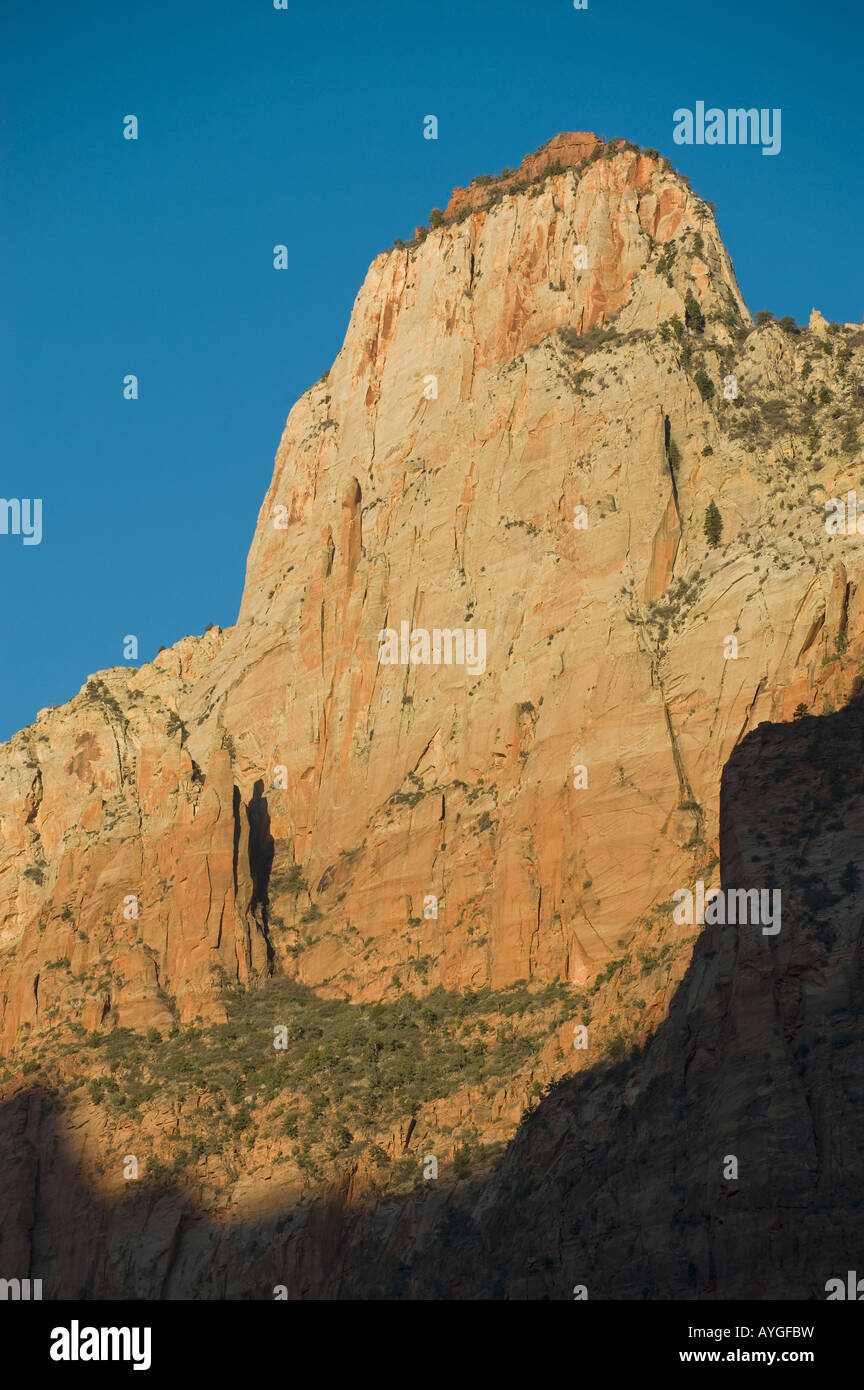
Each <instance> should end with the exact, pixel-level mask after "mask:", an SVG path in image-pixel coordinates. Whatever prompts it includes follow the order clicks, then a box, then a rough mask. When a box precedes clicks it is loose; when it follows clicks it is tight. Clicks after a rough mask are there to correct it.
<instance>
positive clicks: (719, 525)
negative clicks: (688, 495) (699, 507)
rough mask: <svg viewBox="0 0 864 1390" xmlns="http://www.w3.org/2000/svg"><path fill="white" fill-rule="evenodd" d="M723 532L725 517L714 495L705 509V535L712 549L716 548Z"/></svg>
mask: <svg viewBox="0 0 864 1390" xmlns="http://www.w3.org/2000/svg"><path fill="white" fill-rule="evenodd" d="M722 534H723V518H722V517H721V515H720V511H719V509H718V507H717V503H716V502H715V501H714V499H713V497H712V499H711V501H710V502H709V503H708V506H707V507H706V509H705V537H706V539H707V541H708V544H709V545H710V546H711V548H712V549H714V550H716V548H717V546H718V545H719V544H720V537H721V536H722Z"/></svg>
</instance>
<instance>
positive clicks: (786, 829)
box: [0, 698, 864, 1300]
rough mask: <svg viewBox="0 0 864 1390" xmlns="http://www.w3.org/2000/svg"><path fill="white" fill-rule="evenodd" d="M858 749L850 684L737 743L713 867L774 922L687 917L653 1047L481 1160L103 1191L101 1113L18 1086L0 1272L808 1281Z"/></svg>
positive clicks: (376, 1288)
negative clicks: (763, 892) (199, 1197)
mask: <svg viewBox="0 0 864 1390" xmlns="http://www.w3.org/2000/svg"><path fill="white" fill-rule="evenodd" d="M862 746H864V704H862V702H861V700H860V698H859V699H858V700H856V701H854V702H853V704H852V705H851V706H849V707H848V708H846V709H843V710H841V711H839V712H838V713H836V714H833V715H826V716H823V717H822V718H818V719H817V718H804V719H801V720H796V721H794V722H790V723H787V724H783V725H767V724H762V725H760V726H759V728H758V729H757V730H756V731H755V732H753V733H751V734H750V735H748V736H747V737H746V738H745V739H744V741H743V742H742V744H741V745H739V747H738V748H736V750H735V752H734V753H733V755H732V757H731V759H730V762H729V764H728V766H727V768H726V770H725V772H724V775H723V787H722V796H721V815H720V849H721V858H722V862H723V866H724V867H723V873H722V885H723V887H724V888H725V889H732V888H736V889H748V888H753V887H755V888H759V889H761V888H762V887H763V886H764V884H765V883H766V882H769V883H772V882H773V883H780V884H782V885H783V886H782V890H781V891H782V893H783V900H782V922H781V927H780V931H779V932H778V933H777V934H776V935H765V934H763V933H762V931H761V930H760V927H759V926H758V925H755V924H752V923H746V924H743V925H742V924H737V925H723V926H719V925H717V926H713V927H706V928H704V929H701V930H700V929H698V928H697V933H698V939H697V944H696V946H695V948H694V951H693V959H692V962H691V964H690V967H689V969H688V970H687V972H686V975H685V976H684V978H683V980H682V981H681V982H680V984H679V986H678V988H677V990H676V991H675V993H674V997H673V998H672V1001H671V1008H670V1011H669V1017H668V1018H667V1019H666V1020H665V1021H664V1022H663V1023H662V1024H661V1026H660V1027H659V1029H658V1030H657V1032H656V1033H655V1034H654V1035H653V1036H652V1037H651V1038H650V1040H649V1041H648V1043H647V1045H646V1046H645V1047H644V1048H643V1049H636V1050H635V1051H634V1052H633V1053H632V1054H631V1055H629V1056H627V1057H626V1058H625V1059H623V1060H622V1061H620V1062H618V1063H615V1064H612V1063H610V1062H609V1061H608V1060H607V1061H602V1060H600V1059H597V1058H594V1059H592V1062H591V1065H590V1066H589V1067H588V1069H587V1070H586V1071H585V1072H583V1073H582V1074H581V1075H579V1076H578V1077H574V1078H569V1079H566V1080H564V1081H562V1082H561V1083H560V1084H559V1085H558V1086H557V1087H555V1088H554V1089H553V1091H552V1094H550V1095H549V1096H548V1097H547V1098H545V1099H543V1100H542V1101H541V1102H540V1103H539V1105H538V1107H537V1108H536V1110H535V1111H534V1113H533V1114H532V1115H531V1116H530V1117H529V1118H528V1119H526V1121H525V1122H524V1123H523V1124H522V1126H521V1128H520V1130H519V1132H518V1134H517V1137H516V1139H515V1141H514V1142H513V1143H512V1144H511V1145H510V1147H509V1149H508V1152H507V1155H506V1157H505V1159H504V1161H503V1163H502V1164H501V1166H500V1168H499V1169H498V1170H497V1171H496V1172H495V1173H494V1174H493V1175H492V1176H491V1177H489V1178H487V1179H485V1180H483V1181H467V1182H462V1183H459V1184H457V1185H456V1186H455V1187H454V1186H453V1185H452V1184H451V1183H445V1182H441V1183H434V1182H429V1183H423V1182H420V1183H419V1184H418V1186H419V1188H420V1192H419V1193H417V1194H415V1195H411V1196H406V1197H404V1198H402V1199H401V1200H399V1201H393V1200H384V1201H381V1200H375V1199H374V1197H373V1196H372V1195H371V1194H369V1193H368V1192H364V1191H363V1190H362V1188H361V1187H359V1186H358V1183H357V1170H356V1167H355V1166H354V1165H347V1166H346V1167H345V1169H344V1172H343V1174H342V1177H341V1180H339V1181H337V1182H334V1183H333V1184H332V1185H331V1187H330V1188H329V1190H327V1191H326V1192H325V1193H324V1194H323V1195H322V1196H321V1198H320V1199H319V1200H317V1201H315V1202H312V1203H309V1202H308V1201H304V1200H303V1199H302V1194H300V1193H299V1192H298V1191H297V1190H294V1191H292V1190H291V1189H290V1187H286V1186H285V1185H284V1183H282V1182H280V1179H279V1176H278V1169H273V1170H272V1171H269V1172H267V1173H266V1175H264V1177H263V1178H261V1177H259V1178H258V1180H257V1181H256V1180H255V1178H254V1175H250V1177H249V1178H247V1179H246V1181H245V1182H244V1183H243V1184H242V1186H241V1190H240V1192H239V1194H238V1195H239V1198H240V1201H239V1203H238V1204H237V1205H234V1206H232V1207H230V1208H228V1209H224V1210H220V1208H219V1207H218V1206H215V1207H214V1206H211V1208H210V1210H209V1211H204V1210H202V1208H201V1206H200V1205H199V1203H198V1202H197V1201H196V1200H195V1199H194V1197H193V1196H191V1195H190V1194H189V1193H187V1192H184V1191H183V1190H181V1189H179V1188H176V1187H170V1186H166V1187H165V1188H163V1189H162V1190H161V1191H159V1192H158V1193H156V1194H154V1193H153V1192H152V1191H148V1192H146V1193H145V1192H141V1191H137V1190H135V1189H136V1188H137V1184H128V1183H127V1184H124V1183H122V1181H117V1180H115V1181H114V1183H113V1184H112V1185H110V1186H109V1187H107V1188H106V1186H105V1183H104V1181H103V1183H102V1184H100V1189H99V1190H98V1191H97V1190H96V1188H95V1185H94V1184H92V1182H87V1181H86V1180H85V1179H84V1178H83V1176H82V1168H83V1164H82V1159H83V1158H84V1156H85V1155H86V1153H87V1151H88V1150H92V1149H93V1148H94V1147H95V1149H96V1150H97V1151H98V1149H99V1147H100V1143H101V1141H100V1136H99V1133H98V1124H99V1121H98V1119H94V1121H93V1124H92V1125H90V1124H88V1125H87V1126H84V1127H83V1128H82V1126H81V1125H80V1124H76V1125H73V1126H72V1127H69V1126H65V1125H64V1124H63V1122H62V1117H61V1118H60V1119H59V1120H58V1116H57V1113H56V1109H55V1108H54V1107H52V1106H51V1104H50V1102H49V1101H48V1098H46V1097H43V1096H42V1095H40V1094H39V1092H38V1091H29V1092H28V1091H27V1090H24V1089H22V1090H21V1091H20V1092H19V1094H18V1095H17V1096H16V1097H15V1098H14V1099H12V1100H10V1101H8V1102H7V1103H6V1104H5V1106H4V1107H3V1112H2V1115H0V1207H2V1210H3V1212H4V1223H3V1227H4V1229H3V1241H2V1253H3V1259H4V1262H5V1266H6V1267H7V1268H9V1269H10V1270H11V1269H14V1270H18V1271H21V1272H25V1271H32V1272H33V1273H35V1274H37V1275H41V1274H44V1275H45V1277H46V1279H47V1285H46V1296H50V1297H75V1296H78V1295H79V1294H81V1293H82V1291H83V1292H85V1293H86V1294H87V1295H88V1296H91V1297H96V1298H116V1297H121V1298H123V1297H126V1298H128V1297H138V1298H160V1297H161V1298H165V1297H167V1298H190V1297H194V1298H250V1297H251V1298H263V1299H270V1298H272V1297H273V1291H274V1289H275V1287H276V1286H277V1285H282V1286H284V1287H285V1288H286V1290H287V1293H288V1296H289V1297H290V1298H297V1299H303V1298H316V1299H320V1298H380V1297H388V1298H445V1299H476V1298H491V1299H500V1298H507V1299H526V1298H527V1299H570V1298H572V1297H573V1290H574V1288H575V1287H576V1286H577V1285H581V1286H584V1287H585V1288H586V1289H587V1291H588V1297H589V1298H590V1299H597V1298H614V1299H642V1298H671V1299H676V1300H681V1299H734V1298H738V1299H763V1298H765V1299H767V1298H776V1299H790V1300H800V1299H812V1298H817V1299H821V1298H824V1297H825V1286H826V1282H827V1281H828V1280H829V1279H832V1278H836V1277H837V1276H838V1275H839V1276H840V1277H845V1271H846V1270H847V1269H850V1268H852V1269H854V1268H859V1269H860V1249H861V1241H862V1238H864V1221H862V1212H861V1202H860V1193H861V1185H862V1181H864V1146H862V1143H861V1121H860V1114H861V1102H862V1099H864V1028H862V1016H864V1015H862V1010H864V1002H862V1001H864V912H862V905H861V891H860V871H859V872H858V875H857V882H856V875H855V874H853V873H851V872H850V868H849V866H850V865H855V866H857V865H860V864H861V862H862V857H864V814H862V807H864V786H862V774H861V759H860V752H861V748H862ZM666 915H667V921H668V920H669V914H668V911H667V914H666ZM670 927H671V924H670ZM615 983H616V984H617V985H618V986H619V989H620V987H621V972H620V971H619V975H618V979H617V981H616V982H615ZM416 1152H417V1154H418V1155H419V1154H421V1153H422V1152H423V1147H422V1144H421V1146H419V1147H416ZM730 1158H734V1159H735V1160H736V1162H737V1165H738V1166H737V1170H736V1172H735V1174H734V1175H732V1172H731V1169H730V1167H729V1160H730ZM418 1165H419V1158H418ZM124 1188H125V1190H124Z"/></svg>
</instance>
